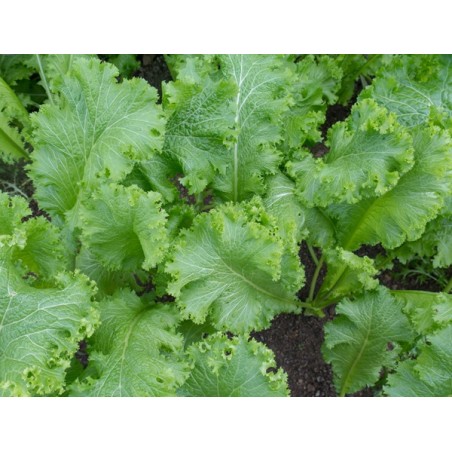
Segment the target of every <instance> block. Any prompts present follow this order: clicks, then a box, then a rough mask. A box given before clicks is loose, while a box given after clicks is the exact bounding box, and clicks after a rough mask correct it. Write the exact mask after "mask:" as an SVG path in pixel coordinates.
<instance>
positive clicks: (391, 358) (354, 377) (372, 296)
mask: <svg viewBox="0 0 452 452" xmlns="http://www.w3.org/2000/svg"><path fill="white" fill-rule="evenodd" d="M336 313H337V317H336V318H335V319H334V320H333V321H332V322H329V323H328V324H326V325H325V343H324V346H323V355H324V357H325V360H326V361H327V362H328V363H331V364H332V366H333V373H334V385H335V387H336V390H337V391H338V393H340V395H345V394H350V393H353V392H356V391H359V390H360V389H362V388H364V387H365V386H370V385H373V384H374V383H376V382H377V380H378V377H379V372H380V370H381V369H382V367H389V368H390V367H392V366H394V364H395V358H396V356H395V354H394V353H392V352H391V351H390V350H388V347H387V346H388V343H390V342H391V343H393V342H396V343H397V342H410V341H411V340H412V339H413V333H412V330H411V327H410V324H409V322H408V319H407V317H406V316H405V315H404V314H403V313H402V308H401V305H400V304H399V303H397V302H396V301H395V300H394V299H393V298H392V297H391V295H390V294H389V292H388V291H387V290H385V289H383V288H380V289H379V290H378V291H374V292H367V293H366V294H365V295H362V296H361V297H359V298H357V299H355V300H353V301H351V300H349V299H344V300H343V301H341V302H340V303H339V304H338V305H337V308H336Z"/></svg>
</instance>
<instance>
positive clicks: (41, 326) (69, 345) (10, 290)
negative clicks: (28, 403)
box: [0, 254, 98, 396]
mask: <svg viewBox="0 0 452 452" xmlns="http://www.w3.org/2000/svg"><path fill="white" fill-rule="evenodd" d="M93 293H94V291H93V287H92V284H91V283H90V282H89V280H88V279H87V278H86V277H82V275H80V274H78V275H77V274H76V275H70V274H60V275H59V276H58V278H57V279H56V281H55V284H54V287H51V288H46V289H37V288H33V287H30V286H28V285H27V284H26V282H25V281H24V280H23V278H22V277H21V275H19V274H18V273H17V272H16V271H15V270H14V268H13V267H12V265H11V263H10V260H9V258H8V257H5V255H4V254H3V255H0V395H7V396H9V395H50V394H59V393H61V392H62V391H63V389H64V379H65V370H66V369H67V368H68V367H69V365H70V361H71V357H72V356H73V354H74V353H75V352H76V351H77V349H78V342H79V341H80V340H82V339H83V338H84V337H87V336H90V335H91V334H92V333H93V331H94V328H95V326H96V325H97V322H98V317H97V311H96V310H95V307H94V305H93V304H92V302H91V297H92V295H93Z"/></svg>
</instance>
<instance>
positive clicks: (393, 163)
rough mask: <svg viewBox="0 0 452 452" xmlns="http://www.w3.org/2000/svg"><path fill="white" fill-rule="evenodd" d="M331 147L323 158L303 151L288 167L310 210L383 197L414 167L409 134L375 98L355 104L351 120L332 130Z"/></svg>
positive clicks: (329, 134)
mask: <svg viewBox="0 0 452 452" xmlns="http://www.w3.org/2000/svg"><path fill="white" fill-rule="evenodd" d="M327 145H328V146H329V147H330V151H329V152H328V153H327V154H326V155H325V156H324V157H322V158H318V159H316V158H314V157H313V156H312V155H311V153H309V152H307V151H304V152H300V154H299V159H297V160H293V161H291V162H289V163H288V164H287V168H288V171H289V174H290V175H291V176H292V177H293V178H294V179H295V181H296V183H297V193H298V194H299V196H300V197H301V200H302V201H303V202H304V203H305V204H306V205H307V206H309V207H312V206H320V207H326V206H327V205H329V204H332V203H334V202H336V203H337V202H346V203H349V204H352V203H356V202H358V201H359V200H361V199H363V198H369V197H371V196H375V195H382V194H384V193H386V192H387V191H388V190H390V189H391V188H392V187H394V185H395V184H396V183H397V181H398V180H399V178H400V176H401V175H402V174H404V173H406V172H407V171H408V170H409V169H410V168H411V167H412V166H413V152H414V151H413V147H412V143H411V138H410V135H409V134H408V133H407V131H406V130H405V129H404V128H403V127H402V126H400V125H399V124H398V123H397V121H396V119H395V115H392V114H389V113H388V111H387V110H386V109H384V108H382V107H379V106H378V105H377V103H376V102H375V101H373V100H371V99H369V100H364V101H362V102H360V103H358V104H356V105H355V106H354V107H353V109H352V112H351V115H350V117H349V118H348V119H347V120H346V121H344V122H341V123H337V124H335V125H334V126H333V127H332V128H331V129H330V131H329V132H328V141H327Z"/></svg>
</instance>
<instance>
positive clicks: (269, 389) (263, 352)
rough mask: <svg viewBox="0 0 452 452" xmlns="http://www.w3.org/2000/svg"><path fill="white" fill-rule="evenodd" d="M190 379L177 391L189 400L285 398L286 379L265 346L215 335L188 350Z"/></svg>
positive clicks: (252, 341)
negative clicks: (195, 398) (188, 397)
mask: <svg viewBox="0 0 452 452" xmlns="http://www.w3.org/2000/svg"><path fill="white" fill-rule="evenodd" d="M187 354H188V357H189V360H190V361H191V362H192V370H191V373H190V376H189V378H188V379H187V381H186V382H185V383H184V384H183V386H182V387H181V388H180V389H179V390H178V391H177V393H178V395H181V396H191V397H284V396H288V395H289V388H288V386H287V375H286V374H285V373H284V372H283V371H282V370H281V369H278V370H277V371H275V370H274V369H275V368H276V363H275V360H274V355H273V352H272V351H271V350H270V349H268V348H267V347H265V345H263V344H261V343H259V342H257V341H255V340H254V339H251V340H248V339H247V338H246V337H243V336H239V337H233V338H232V339H228V337H227V335H226V334H223V333H217V334H214V335H212V336H210V337H209V338H208V339H206V340H205V341H203V342H199V343H197V344H194V345H192V346H190V347H189V349H188V352H187Z"/></svg>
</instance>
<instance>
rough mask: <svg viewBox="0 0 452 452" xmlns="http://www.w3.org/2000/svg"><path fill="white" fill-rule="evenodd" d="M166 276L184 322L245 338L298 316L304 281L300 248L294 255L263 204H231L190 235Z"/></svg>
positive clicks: (198, 223) (210, 215) (185, 235)
mask: <svg viewBox="0 0 452 452" xmlns="http://www.w3.org/2000/svg"><path fill="white" fill-rule="evenodd" d="M166 271H167V272H169V273H170V274H171V275H172V277H173V281H172V283H171V284H170V285H169V293H170V294H172V295H174V296H175V297H176V301H177V304H178V306H179V308H180V309H181V311H182V316H183V318H184V319H187V318H190V319H191V320H193V321H194V322H195V323H204V321H205V320H206V318H207V317H208V318H209V321H210V322H211V323H212V324H213V325H214V326H215V327H216V328H217V329H219V330H225V331H231V332H233V333H245V332H249V331H251V330H253V329H254V330H260V329H263V328H266V327H268V326H269V325H270V322H271V320H272V318H273V317H274V316H275V315H277V314H280V313H282V312H297V311H298V310H299V303H298V301H297V298H296V296H295V294H296V292H297V291H298V289H299V288H300V286H301V285H302V282H303V271H302V269H301V268H300V264H299V260H298V256H297V249H296V248H294V249H292V250H288V249H287V248H286V245H285V244H284V242H283V241H282V239H281V238H280V237H279V236H278V233H277V229H276V227H275V225H274V219H273V218H272V217H269V216H268V215H267V214H266V213H265V211H264V210H263V209H262V207H261V206H260V204H259V203H256V202H252V203H248V204H243V205H232V204H225V205H223V206H221V207H220V208H218V209H216V210H212V211H210V212H209V213H208V214H202V215H199V216H198V217H197V218H196V219H195V221H194V224H193V227H192V228H191V229H190V230H187V231H184V232H183V233H182V235H181V238H180V240H179V242H178V244H177V246H176V248H175V251H174V253H173V259H172V262H170V263H169V264H168V265H167V267H166Z"/></svg>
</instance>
